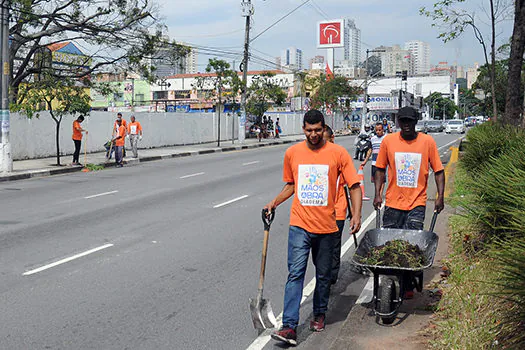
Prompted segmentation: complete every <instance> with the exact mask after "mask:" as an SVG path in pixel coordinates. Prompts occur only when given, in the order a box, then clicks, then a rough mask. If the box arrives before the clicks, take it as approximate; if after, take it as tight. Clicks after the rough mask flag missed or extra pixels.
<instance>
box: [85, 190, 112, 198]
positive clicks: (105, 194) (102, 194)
mask: <svg viewBox="0 0 525 350" xmlns="http://www.w3.org/2000/svg"><path fill="white" fill-rule="evenodd" d="M117 192H118V191H111V192H104V193H99V194H94V195H92V196H87V197H84V198H85V199H90V198H95V197H100V196H107V195H108V194H113V193H117Z"/></svg>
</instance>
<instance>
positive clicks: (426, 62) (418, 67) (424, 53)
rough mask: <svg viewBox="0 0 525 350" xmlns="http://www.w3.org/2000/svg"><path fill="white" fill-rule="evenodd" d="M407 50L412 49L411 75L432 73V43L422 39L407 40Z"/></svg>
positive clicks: (409, 72)
mask: <svg viewBox="0 0 525 350" xmlns="http://www.w3.org/2000/svg"><path fill="white" fill-rule="evenodd" d="M405 50H408V51H410V65H409V68H408V74H409V75H412V76H414V75H425V74H429V73H430V45H429V44H428V43H426V42H423V41H420V40H412V41H407V42H406V43H405Z"/></svg>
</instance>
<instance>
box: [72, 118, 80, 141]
mask: <svg viewBox="0 0 525 350" xmlns="http://www.w3.org/2000/svg"><path fill="white" fill-rule="evenodd" d="M80 129H81V127H80V123H79V122H78V120H75V121H74V122H73V140H82V131H80Z"/></svg>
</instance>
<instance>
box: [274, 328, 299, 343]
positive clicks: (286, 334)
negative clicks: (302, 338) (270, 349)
mask: <svg viewBox="0 0 525 350" xmlns="http://www.w3.org/2000/svg"><path fill="white" fill-rule="evenodd" d="M270 337H272V339H274V340H277V341H281V342H283V343H287V344H290V345H293V346H295V345H297V334H296V333H295V330H294V329H293V328H290V327H288V326H283V327H282V328H281V329H279V330H278V331H275V332H273V333H272V334H270Z"/></svg>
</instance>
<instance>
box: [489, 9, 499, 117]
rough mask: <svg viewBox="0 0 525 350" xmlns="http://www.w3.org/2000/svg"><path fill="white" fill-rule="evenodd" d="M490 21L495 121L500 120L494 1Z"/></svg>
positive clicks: (491, 75) (491, 77)
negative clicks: (497, 97) (497, 96)
mask: <svg viewBox="0 0 525 350" xmlns="http://www.w3.org/2000/svg"><path fill="white" fill-rule="evenodd" d="M490 21H491V25H492V40H491V47H490V48H491V49H490V59H491V69H490V89H491V90H492V113H493V115H494V118H493V119H494V121H496V120H497V119H498V104H497V100H496V18H495V15H494V0H490Z"/></svg>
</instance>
